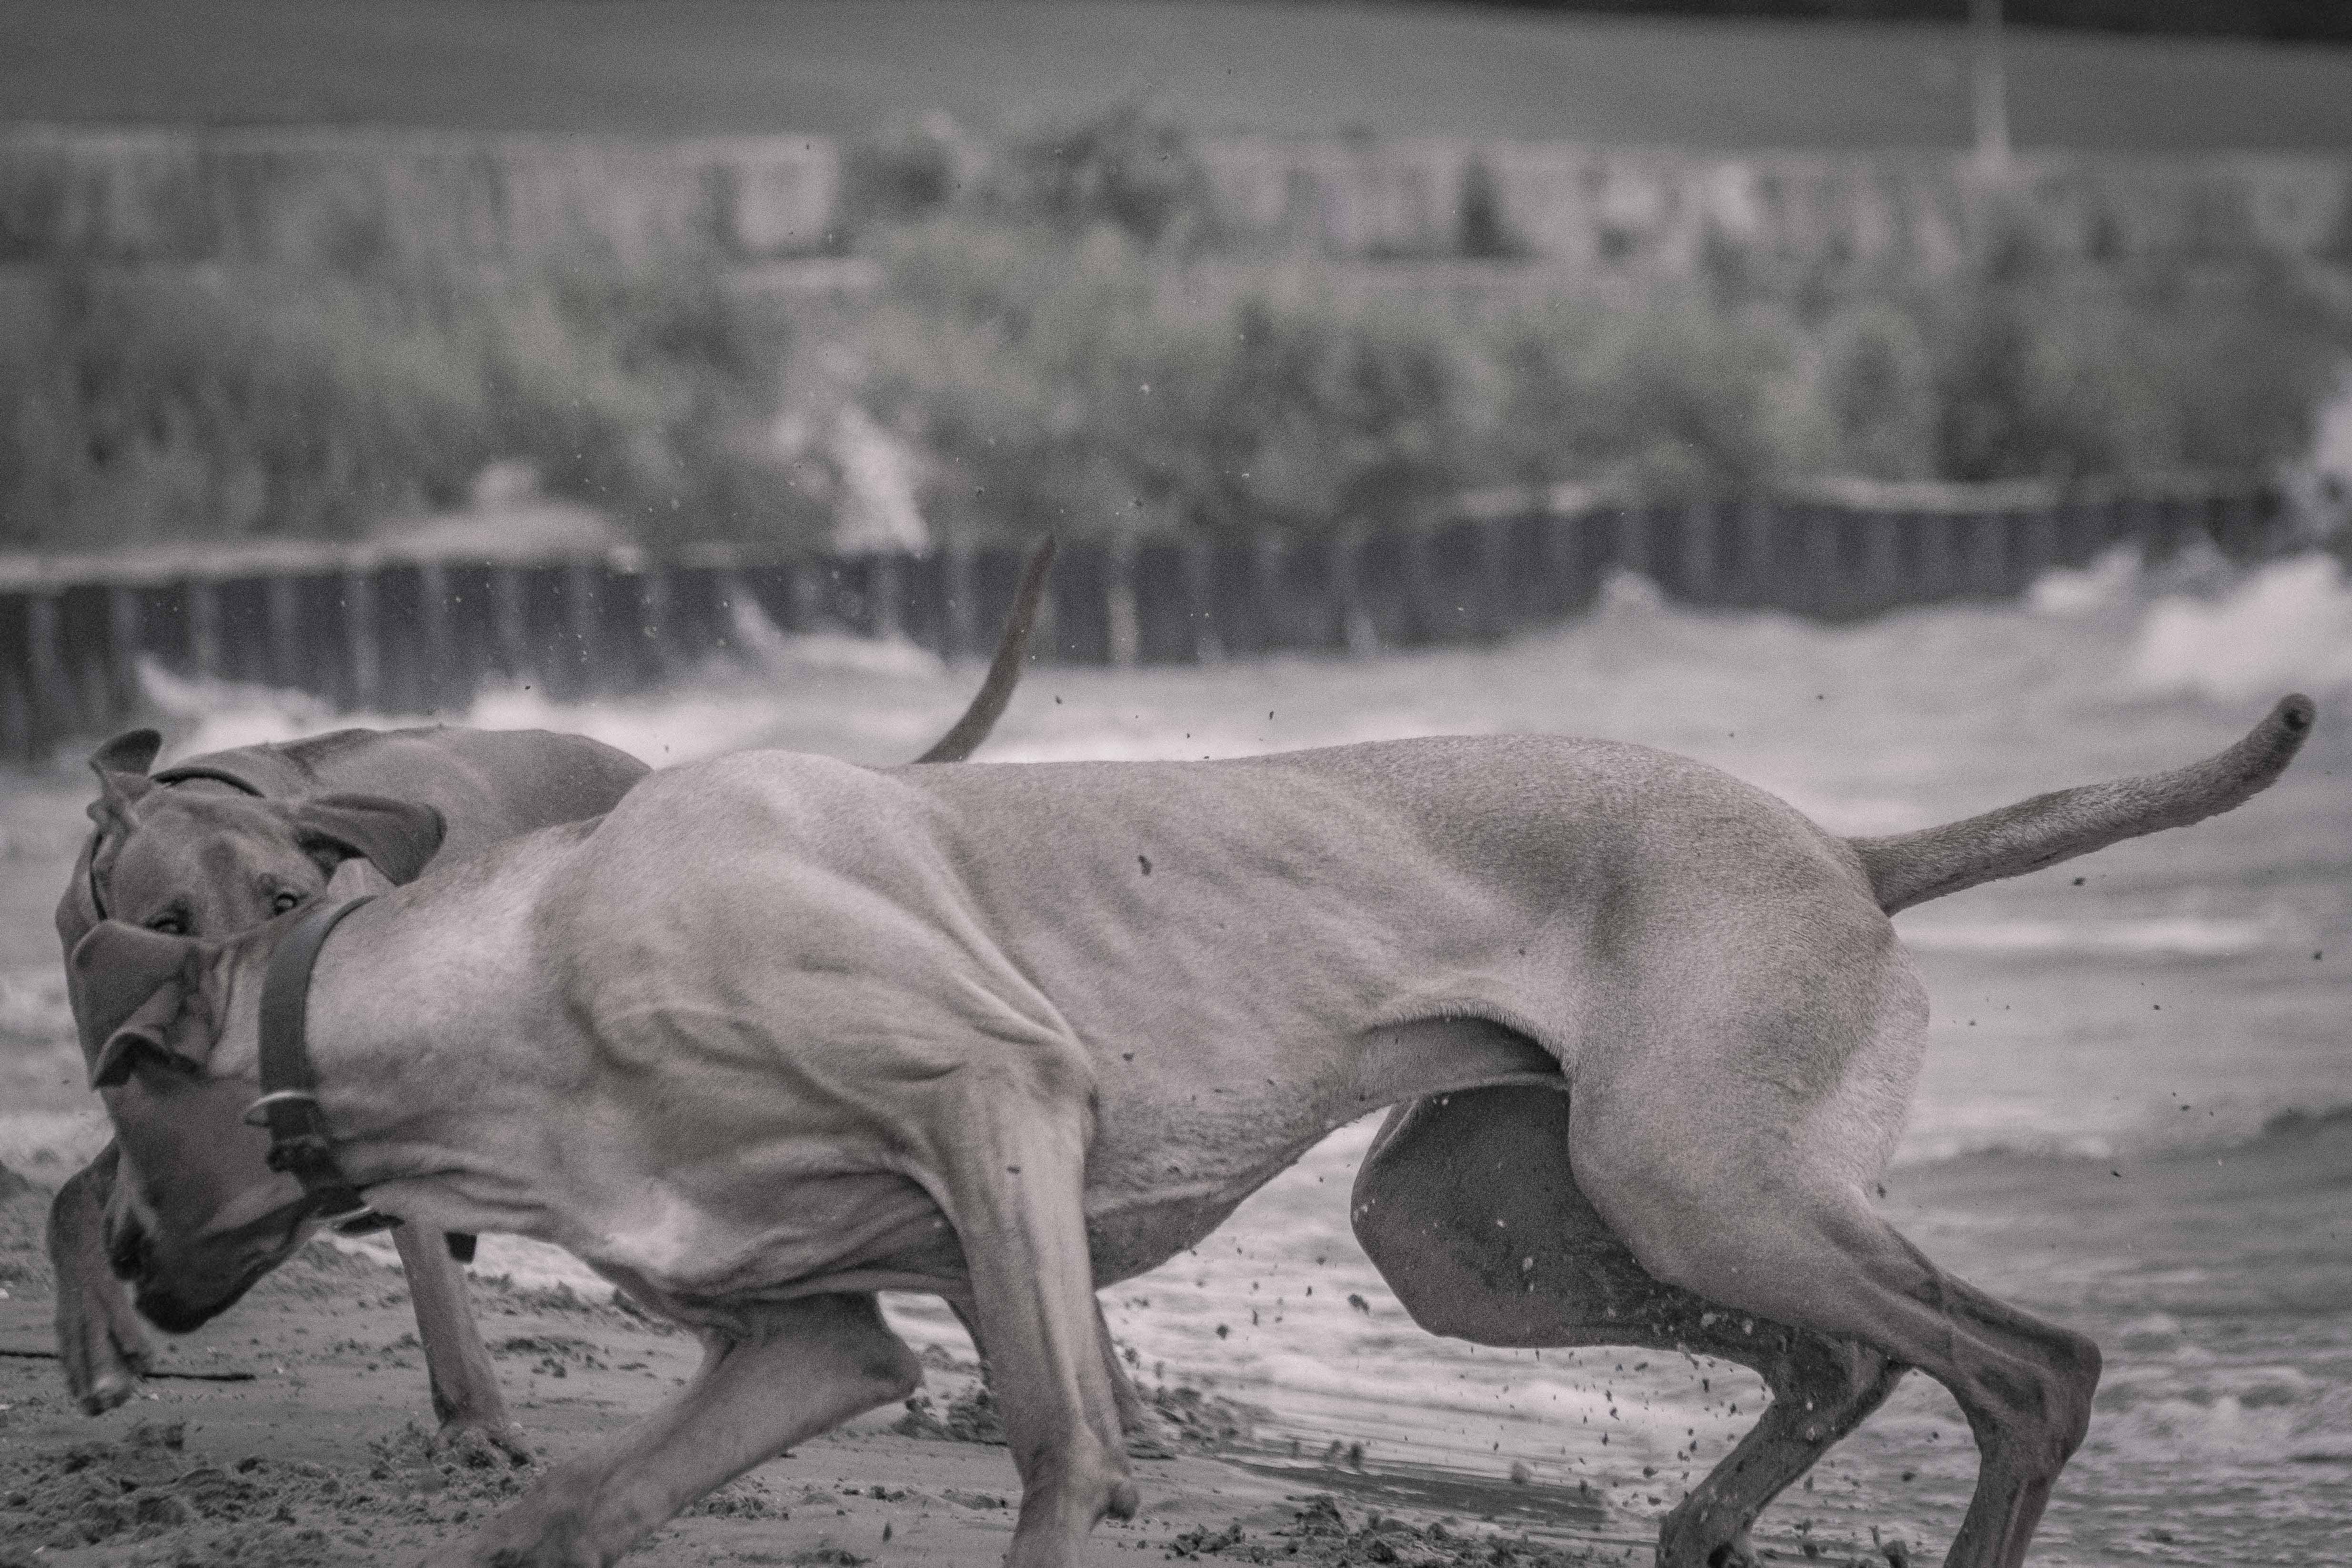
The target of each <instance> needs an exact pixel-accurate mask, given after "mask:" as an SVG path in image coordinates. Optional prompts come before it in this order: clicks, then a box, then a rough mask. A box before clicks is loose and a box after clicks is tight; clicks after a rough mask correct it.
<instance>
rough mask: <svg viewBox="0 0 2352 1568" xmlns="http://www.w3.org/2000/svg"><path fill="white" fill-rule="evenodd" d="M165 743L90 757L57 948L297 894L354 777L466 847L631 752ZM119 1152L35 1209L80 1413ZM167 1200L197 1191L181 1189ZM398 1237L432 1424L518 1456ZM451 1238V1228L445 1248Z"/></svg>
mask: <svg viewBox="0 0 2352 1568" xmlns="http://www.w3.org/2000/svg"><path fill="white" fill-rule="evenodd" d="M1052 559H1053V550H1052V546H1051V544H1050V542H1049V543H1047V544H1045V545H1043V546H1040V547H1039V549H1038V550H1037V552H1035V553H1034V555H1033V556H1032V558H1031V560H1030V562H1029V564H1028V569H1027V571H1026V573H1025V574H1024V577H1023V580H1022V584H1021V586H1020V589H1019V590H1018V592H1017V593H1016V595H1015V596H1014V602H1013V608H1012V611H1011V613H1010V615H1009V616H1008V617H1007V620H1006V623H1005V627H1004V635H1003V637H1002V638H1001V639H1000V643H999V646H998V647H997V650H996V653H995V655H994V657H993V658H992V660H991V662H990V666H989V669H988V674H987V677H986V679H984V680H983V681H982V686H981V689H980V690H979V692H978V693H977V694H975V696H974V697H973V699H972V701H971V705H970V706H969V707H968V708H967V709H966V710H965V711H964V714H963V716H962V717H961V719H960V720H958V721H957V722H956V724H955V725H954V727H953V728H951V729H950V731H948V733H947V734H946V735H944V736H942V737H941V738H940V741H939V742H938V743H937V744H936V745H934V746H933V747H932V748H931V749H930V750H929V751H928V752H925V753H924V755H923V757H922V759H921V760H922V761H923V762H926V763H936V762H960V761H962V760H963V759H965V758H967V757H969V756H970V755H971V753H972V752H973V751H974V750H976V749H977V748H978V747H979V745H980V744H981V742H982V741H984V740H985V739H986V738H987V736H988V733H989V731H990V730H991V729H992V727H993V726H994V724H995V721H996V720H997V718H998V717H999V716H1000V715H1001V714H1002V713H1003V710H1004V706H1005V703H1006V702H1007V701H1008V700H1010V698H1011V696H1012V693H1013V688H1014V687H1015V686H1016V685H1017V684H1018V683H1019V680H1020V678H1021V660H1022V658H1023V656H1024V654H1025V652H1026V650H1027V647H1028V640H1029V635H1030V631H1031V628H1032V627H1033V626H1034V623H1035V620H1036V615H1037V609H1038V605H1039V601H1040V598H1041V595H1043V593H1044V590H1045V580H1046V578H1045V574H1046V572H1047V570H1048V569H1049V568H1050V566H1051V563H1052ZM161 747H162V738H161V737H160V736H159V735H157V733H156V732H155V731H152V730H134V731H131V732H130V733H128V734H125V735H121V736H118V737H116V738H115V739H114V740H112V741H110V742H107V743H106V744H105V745H104V746H101V747H100V748H99V750H98V752H96V753H95V754H94V755H93V756H92V757H91V758H90V767H91V769H92V771H94V772H95V773H97V774H98V779H99V791H100V793H99V798H98V800H97V801H96V802H95V803H93V804H92V805H91V806H90V816H91V818H92V819H93V821H94V822H95V824H96V826H95V827H94V829H93V831H92V832H91V834H90V837H89V839H88V840H87V841H86V842H85V843H84V845H83V847H82V852H81V858H80V860H79V864H77V865H76V867H75V868H74V874H73V879H72V881H71V882H70V883H69V884H68V887H67V889H66V891H65V895H64V897H63V898H62V899H60V900H58V911H57V925H58V937H59V938H60V939H61V940H62V942H64V945H65V950H66V952H68V954H70V953H71V952H73V949H74V947H75V944H76V943H78V942H80V941H81V939H82V938H83V937H84V936H86V935H87V934H89V931H90V930H91V928H92V927H94V926H96V925H97V924H98V923H99V922H100V921H102V920H105V919H109V918H112V919H116V920H121V921H128V922H130V923H131V924H133V925H139V926H144V927H146V928H148V929H150V930H153V931H166V932H173V933H177V934H182V935H189V936H200V937H219V936H226V935H227V934H229V933H232V932H235V931H244V930H246V929H247V928H249V927H253V926H257V925H259V924H261V923H262V922H264V921H267V920H268V919H270V918H271V917H272V916H273V915H276V914H279V913H283V912H284V911H286V910H291V909H296V908H299V907H301V906H302V905H304V904H306V903H308V902H310V900H313V899H315V898H317V897H318V896H319V894H320V890H321V889H323V888H324V887H325V885H326V882H327V879H328V877H329V875H330V873H331V870H332V869H333V868H334V867H335V866H336V864H337V863H338V862H340V861H341V859H343V858H346V857H348V856H349V855H351V854H352V838H351V836H350V834H351V820H352V816H353V814H354V813H355V812H356V813H359V814H361V815H362V816H363V815H364V814H365V813H366V812H367V811H368V810H369V809H370V807H369V806H368V805H365V804H363V803H362V804H355V803H353V802H352V801H350V800H348V799H345V798H343V797H344V796H346V795H351V794H352V793H358V794H362V795H369V796H374V797H391V798H394V799H398V800H402V801H407V802H412V803H415V804H419V805H428V806H430V807H432V808H433V809H434V810H435V811H436V812H438V813H439V814H440V817H441V821H442V823H443V825H444V829H445V834H444V838H443V841H442V843H441V846H440V849H439V853H440V854H442V855H444V856H447V857H449V858H465V857H467V856H469V855H472V854H474V853H475V852H477V851H478V850H481V849H485V848H488V847H490V846H491V845H494V844H497V843H499V842H500V841H502V840H504V839H507V838H509V837H514V836H515V835H517V834H520V833H526V832H529V831H530V830H532V829H534V828H540V827H546V826H553V825H555V824H558V823H564V822H573V821H578V820H579V819H581V818H583V817H590V816H602V815H603V814H604V813H605V812H606V811H609V810H611V809H612V807H613V806H614V804H615V803H616V802H618V801H619V800H620V798H621V796H622V795H624V794H625V793H627V791H628V790H629V788H630V787H631V786H632V785H634V784H636V782H637V781H638V780H639V779H642V778H643V777H645V776H646V772H647V769H646V765H645V764H644V763H641V762H639V761H637V760H636V759H635V757H632V756H629V755H628V754H627V753H625V752H619V751H616V750H614V748H612V747H610V746H607V745H604V744H602V743H600V742H595V741H592V740H589V739H587V738H585V737H584V736H579V735H564V734H555V733H551V732H549V731H538V730H530V731H482V730H466V729H456V728H449V727H446V726H443V727H436V728H432V729H417V730H395V731H373V730H345V731H338V732H336V733H334V734H329V735H319V736H313V737H310V738H309V739H306V740H300V741H296V742H291V743H289V744H285V745H257V746H246V747H240V748H238V749H236V750H234V751H228V752H215V753H212V754H210V755H206V756H201V757H195V758H192V759H189V760H187V761H184V762H181V763H175V764H173V766H171V767H168V768H166V769H164V770H163V771H162V772H161V773H152V774H151V773H150V772H149V769H150V767H151V766H152V763H154V760H155V756H156V753H157V752H158V751H159V750H160V749H161ZM84 990H85V981H84V979H83V978H82V977H81V976H79V975H69V976H68V997H69V1000H70V1003H71V1005H72V1008H73V1013H74V1016H75V1017H76V1018H77V1019H81V1018H85V1017H87V1016H88V1011H89V1009H88V1005H87V1001H86V997H85V994H84ZM115 1171H116V1150H115V1148H114V1147H113V1146H112V1145H110V1146H109V1147H108V1148H106V1149H105V1150H104V1151H102V1152H100V1155H99V1156H98V1158H97V1160H96V1161H94V1162H93V1163H91V1164H90V1165H89V1166H88V1167H87V1168H85V1169H84V1170H82V1171H79V1172H78V1173H75V1174H74V1175H73V1176H71V1177H69V1178H68V1180H67V1181H66V1183H65V1184H64V1185H63V1186H61V1187H60V1188H59V1189H58V1194H57V1197H56V1199H55V1200H54V1201H53V1203H52V1204H51V1206H50V1211H49V1228H48V1250H49V1256H50V1258H51V1261H52V1263H53V1264H54V1266H55V1273H56V1277H57V1280H58V1292H57V1319H58V1353H59V1357H60V1360H61V1362H62V1363H63V1366H64V1368H65V1373H66V1379H67V1384H68V1387H69V1388H70V1389H71V1391H72V1393H73V1394H74V1396H75V1398H76V1399H77V1400H78V1401H79V1403H80V1405H81V1406H82V1408H83V1409H84V1410H85V1411H87V1412H88V1413H89V1414H91V1415H96V1414H98V1413H100V1411H104V1410H109V1409H111V1408H113V1407H114V1406H115V1405H120V1404H121V1403H122V1402H123V1401H124V1400H126V1399H128V1398H130V1397H131V1394H133V1393H135V1392H136V1391H137V1389H138V1386H139V1380H140V1376H141V1373H142V1370H143V1368H144V1367H145V1364H146V1362H147V1349H146V1342H145V1337H144V1335H143V1334H142V1332H141V1330H140V1326H139V1321H138V1318H137V1316H136V1315H135V1313H134V1311H133V1310H132V1304H131V1300H130V1299H129V1298H128V1297H127V1296H126V1294H125V1292H124V1290H123V1289H122V1287H121V1284H120V1283H119V1282H118V1281H117V1279H115V1277H114V1274H113V1272H112V1271H111V1270H110V1268H109V1267H108V1260H107V1256H106V1248H105V1244H104V1239H103V1235H102V1216H103V1212H104V1207H105V1204H106V1201H107V1194H108V1193H109V1191H110V1188H111V1186H112V1184H113V1180H114V1175H115ZM156 1201H158V1202H159V1203H163V1204H166V1205H168V1204H170V1203H171V1202H173V1200H172V1199H171V1198H168V1197H162V1196H159V1197H158V1199H157V1200H156ZM181 1201H187V1202H194V1203H201V1202H202V1198H201V1196H200V1194H184V1195H183V1198H182V1200H181ZM259 1217H261V1218H263V1219H264V1220H265V1221H268V1217H269V1216H259ZM394 1243H395V1245H396V1246H397V1247H398V1249H399V1253H400V1258H401V1263H402V1266H403V1268H404V1270H405V1272H406V1274H407V1277H408V1287H409V1293H410V1298H411V1300H412V1302H413V1304H414V1306H415V1311H416V1323H417V1331H418V1338H419V1340H420V1341H421V1342H422V1343H423V1346H424V1350H425V1366H426V1375H427V1379H428V1382H429V1384H430V1389H431V1394H432V1401H433V1409H434V1413H435V1415H436V1417H437V1418H438V1419H439V1421H440V1423H441V1428H442V1433H443V1436H444V1437H445V1438H447V1439H453V1440H465V1439H466V1438H467V1435H469V1434H470V1435H475V1436H479V1437H481V1438H485V1439H488V1441H490V1442H491V1443H493V1444H494V1445H496V1446H498V1447H500V1448H503V1449H505V1450H506V1451H507V1452H508V1453H509V1454H510V1455H512V1456H514V1457H515V1458H524V1457H526V1456H525V1451H524V1449H523V1448H522V1447H521V1445H520V1441H519V1439H518V1438H517V1436H515V1434H514V1431H513V1428H512V1426H511V1425H510V1423H509V1420H508V1417H507V1413H506V1408H505V1405H504V1401H503V1400H502V1398H501V1397H500V1395H499V1386H498V1381H497V1376H496V1374H495V1373H494V1372H493V1371H492V1369H491V1365H490V1358H489V1354H488V1352H487V1351H486V1350H484V1349H483V1347H482V1342H481V1336H480V1335H479V1333H478V1331H476V1329H475V1327H474V1322H473V1318H472V1314H471V1311H470V1310H469V1309H468V1307H467V1300H466V1293H465V1285H464V1278H465V1277H464V1274H463V1272H462V1271H461V1270H460V1268H458V1266H457V1262H456V1261H455V1260H454V1259H453V1258H452V1257H451V1251H452V1248H451V1247H450V1246H449V1244H448V1243H447V1241H446V1239H445V1238H444V1237H442V1236H440V1235H439V1234H438V1233H436V1232H433V1231H430V1230H428V1229H426V1228H425V1227H423V1226H403V1227H401V1228H400V1229H399V1230H398V1231H397V1232H396V1233H395V1235H394ZM466 1249H467V1243H466V1242H465V1241H464V1240H461V1241H460V1242H459V1243H458V1244H457V1250H459V1251H463V1250H466ZM169 1300H170V1297H169V1294H168V1293H164V1294H161V1295H157V1296H155V1297H153V1298H152V1299H151V1300H150V1302H149V1305H150V1310H151V1311H155V1312H161V1313H168V1306H159V1305H158V1303H168V1301H169ZM157 1321H158V1326H159V1327H162V1328H164V1329H167V1330H170V1329H174V1328H176V1327H178V1326H180V1325H179V1324H177V1323H176V1322H175V1321H173V1320H172V1319H170V1318H169V1317H168V1315H164V1316H159V1317H158V1319H157Z"/></svg>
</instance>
